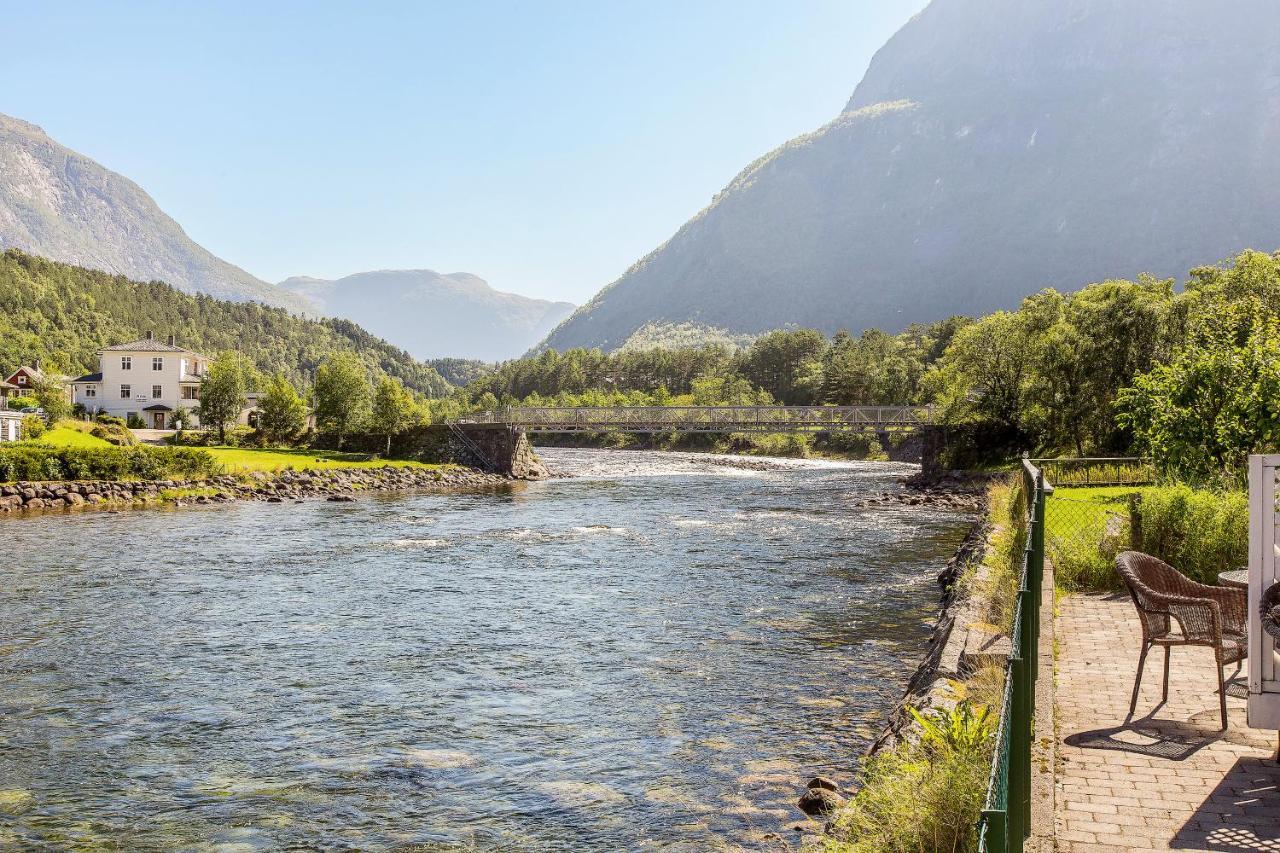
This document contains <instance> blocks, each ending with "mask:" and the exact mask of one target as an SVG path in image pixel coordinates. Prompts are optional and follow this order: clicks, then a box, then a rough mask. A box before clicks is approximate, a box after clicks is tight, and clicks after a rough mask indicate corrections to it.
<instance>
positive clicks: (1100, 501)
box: [1044, 486, 1150, 589]
mask: <svg viewBox="0 0 1280 853" xmlns="http://www.w3.org/2000/svg"><path fill="white" fill-rule="evenodd" d="M1148 488H1150V487H1147V486H1100V487H1098V488H1073V487H1070V486H1055V487H1054V490H1053V494H1052V495H1049V497H1048V500H1047V501H1046V502H1045V506H1044V510H1045V519H1044V521H1045V549H1046V551H1048V554H1049V558H1050V559H1051V560H1053V563H1054V568H1055V571H1056V573H1057V581H1058V586H1060V587H1062V588H1064V589H1109V588H1112V587H1114V586H1115V584H1116V583H1117V578H1116V576H1115V570H1114V568H1113V566H1112V557H1111V556H1109V555H1108V554H1106V553H1104V551H1103V549H1102V543H1103V540H1104V539H1107V537H1108V529H1107V524H1108V521H1109V519H1111V518H1112V517H1113V516H1119V517H1120V518H1121V519H1123V522H1120V523H1122V524H1123V525H1124V527H1122V528H1120V531H1121V542H1120V543H1119V544H1120V547H1127V542H1128V538H1127V536H1128V534H1127V525H1128V518H1129V495H1131V494H1134V493H1135V492H1137V493H1139V494H1141V493H1142V492H1144V491H1145V490H1146V489H1148ZM1116 524H1117V522H1114V521H1113V522H1112V534H1113V535H1114V533H1115V531H1116V529H1117V528H1116Z"/></svg>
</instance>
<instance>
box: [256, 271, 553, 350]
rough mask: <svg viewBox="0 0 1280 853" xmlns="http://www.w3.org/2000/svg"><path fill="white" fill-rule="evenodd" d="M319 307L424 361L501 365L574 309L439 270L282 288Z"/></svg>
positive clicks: (296, 282)
mask: <svg viewBox="0 0 1280 853" xmlns="http://www.w3.org/2000/svg"><path fill="white" fill-rule="evenodd" d="M280 288H281V289H282V290H286V291H288V292H291V293H294V294H297V295H298V296H301V297H303V298H305V299H306V300H307V301H308V302H310V303H311V305H312V307H313V309H314V310H315V311H318V312H320V313H322V314H327V315H330V316H334V317H346V318H348V319H350V320H354V321H355V322H357V323H359V324H360V325H361V326H364V327H365V328H366V329H368V330H369V331H371V332H373V333H374V334H376V335H380V336H382V337H384V338H386V339H387V340H389V341H391V342H392V343H394V344H396V345H398V346H402V347H404V348H405V349H407V350H408V351H409V352H411V353H413V354H414V355H415V356H417V357H418V358H443V357H454V358H468V359H480V360H482V361H501V360H503V359H508V358H515V357H516V356H519V355H521V354H523V353H524V352H525V351H526V350H527V349H529V347H531V346H533V345H534V344H536V343H537V342H538V341H540V340H542V339H543V337H545V336H546V334H547V333H548V332H550V331H551V330H552V329H553V328H555V326H556V324H557V323H559V322H560V321H561V320H563V319H564V318H565V317H568V316H569V314H570V313H571V312H572V311H573V307H574V306H572V305H570V304H569V303H568V302H548V301H546V300H544V299H530V298H528V297H527V296H520V295H518V294H515V293H503V292H501V291H498V290H494V289H493V288H492V287H490V286H489V284H488V283H487V282H486V281H485V280H484V279H482V278H480V277H478V276H474V275H472V274H470V273H465V272H457V273H450V274H448V275H443V274H441V273H437V272H435V271H433V270H379V271H376V272H364V273H356V274H355V275H349V276H346V277H345V278H340V279H337V280H336V281H329V280H326V279H318V278H309V277H305V276H298V277H295V278H291V279H287V280H286V281H282V282H281V283H280Z"/></svg>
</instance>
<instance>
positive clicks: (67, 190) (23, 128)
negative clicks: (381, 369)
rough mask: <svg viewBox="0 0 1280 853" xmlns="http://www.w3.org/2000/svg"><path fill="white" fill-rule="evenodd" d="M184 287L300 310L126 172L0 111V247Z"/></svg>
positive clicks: (295, 300)
mask: <svg viewBox="0 0 1280 853" xmlns="http://www.w3.org/2000/svg"><path fill="white" fill-rule="evenodd" d="M4 248H17V249H22V250H23V251H24V252H29V253H31V254H34V255H41V256H43V257H47V258H52V259H53V260H57V261H63V262H65V263H69V264H77V265H79V266H83V267H90V268H93V269H99V270H103V271H105V272H110V273H114V274H116V275H123V276H127V277H129V278H132V279H136V280H141V281H163V282H165V283H167V284H170V285H172V286H174V287H176V288H177V289H179V290H183V291H186V292H187V293H207V294H210V295H211V296H217V297H219V298H222V299H230V300H235V301H247V300H256V301H259V302H265V303H268V304H271V305H279V306H282V307H285V308H292V309H300V308H301V307H302V305H303V303H302V301H301V300H300V299H298V298H297V297H296V296H293V295H291V294H287V293H284V292H282V291H280V290H279V289H277V288H275V287H273V286H272V285H270V284H268V283H267V282H265V281H260V280H259V279H257V278H254V277H253V276H252V275H250V274H249V273H247V272H245V271H244V270H242V269H240V268H239V267H237V266H233V265H232V264H229V263H227V262H226V261H224V260H222V259H221V258H218V257H215V256H214V255H213V254H211V253H210V252H209V251H207V250H206V249H204V248H203V247H201V246H199V245H198V244H196V243H195V242H194V241H193V240H192V239H191V238H190V237H188V236H187V235H186V233H185V232H184V231H183V230H182V227H181V226H180V225H178V223H177V222H175V221H173V219H171V218H170V217H169V216H167V215H166V214H165V213H164V211H162V210H161V209H160V208H159V207H158V206H157V205H156V203H155V201H154V200H153V199H152V198H151V196H149V195H147V193H146V192H144V191H143V190H142V188H141V187H139V186H138V185H137V184H135V183H133V182H132V181H130V180H129V179H128V178H125V177H122V176H121V175H118V174H116V173H115V172H112V171H110V170H109V169H106V168H104V167H103V166H101V165H99V164H98V163H96V162H94V161H93V160H91V159H89V158H88V157H85V156H83V155H81V154H77V153H76V152H74V151H72V150H70V149H68V148H65V147H63V146H62V145H59V144H58V143H57V142H55V141H54V140H52V139H50V138H49V136H48V135H46V134H45V132H44V131H43V130H41V129H40V128H39V127H36V126H35V125H34V124H29V123H28V122H25V121H20V120H18V119H14V118H10V117H8V116H4V115H0V249H4Z"/></svg>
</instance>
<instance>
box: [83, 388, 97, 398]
mask: <svg viewBox="0 0 1280 853" xmlns="http://www.w3.org/2000/svg"><path fill="white" fill-rule="evenodd" d="M84 395H85V396H86V397H96V396H98V389H97V388H94V387H92V386H86V387H85V389H84Z"/></svg>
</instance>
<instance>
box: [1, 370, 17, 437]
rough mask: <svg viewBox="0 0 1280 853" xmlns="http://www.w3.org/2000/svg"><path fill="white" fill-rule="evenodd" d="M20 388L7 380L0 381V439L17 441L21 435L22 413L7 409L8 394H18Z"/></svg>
mask: <svg viewBox="0 0 1280 853" xmlns="http://www.w3.org/2000/svg"><path fill="white" fill-rule="evenodd" d="M20 390H21V389H19V388H18V386H17V385H11V384H9V383H8V382H0V441H17V440H18V439H19V438H21V437H22V415H21V414H19V413H18V412H11V411H9V396H10V395H13V396H15V397H16V396H18V393H19V391H20Z"/></svg>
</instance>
